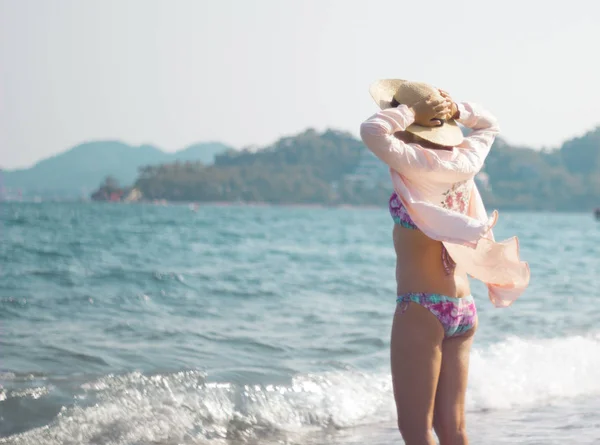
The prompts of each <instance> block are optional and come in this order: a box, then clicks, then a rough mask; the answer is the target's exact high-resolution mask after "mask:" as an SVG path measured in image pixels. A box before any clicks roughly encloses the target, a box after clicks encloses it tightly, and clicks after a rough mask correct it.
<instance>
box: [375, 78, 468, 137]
mask: <svg viewBox="0 0 600 445" xmlns="http://www.w3.org/2000/svg"><path fill="white" fill-rule="evenodd" d="M405 82H409V81H408V80H404V79H382V80H378V81H376V82H374V83H373V84H371V87H370V88H369V93H370V94H371V97H372V98H373V100H374V101H375V103H376V104H377V105H378V106H379V108H380V109H382V110H385V109H386V108H391V106H392V100H393V99H394V95H395V94H396V92H397V91H398V89H399V88H400V85H402V84H403V83H405ZM406 131H408V132H409V133H412V134H415V135H417V136H419V137H420V138H422V139H425V140H427V141H429V142H433V143H434V144H438V145H443V146H446V147H454V146H456V145H460V144H461V143H462V141H463V140H464V135H463V132H462V131H461V129H460V127H459V126H458V124H457V123H456V121H455V120H454V119H449V120H447V121H445V122H444V123H443V124H442V125H441V126H439V127H424V126H422V125H418V124H412V125H410V126H409V127H408V128H407V129H406Z"/></svg>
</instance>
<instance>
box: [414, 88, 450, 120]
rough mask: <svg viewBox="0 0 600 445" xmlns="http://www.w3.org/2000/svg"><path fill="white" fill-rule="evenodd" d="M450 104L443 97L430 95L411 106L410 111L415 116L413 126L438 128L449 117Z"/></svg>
mask: <svg viewBox="0 0 600 445" xmlns="http://www.w3.org/2000/svg"><path fill="white" fill-rule="evenodd" d="M451 103H452V102H450V101H448V100H447V99H446V98H444V97H439V96H434V95H431V96H429V97H426V98H425V99H423V100H420V101H419V102H417V103H415V104H413V105H412V106H411V107H410V109H411V110H412V112H413V113H414V115H415V124H418V125H422V126H423V127H439V126H440V125H442V123H443V121H444V120H445V119H446V118H447V117H448V116H449V115H450V113H451V110H452V106H451Z"/></svg>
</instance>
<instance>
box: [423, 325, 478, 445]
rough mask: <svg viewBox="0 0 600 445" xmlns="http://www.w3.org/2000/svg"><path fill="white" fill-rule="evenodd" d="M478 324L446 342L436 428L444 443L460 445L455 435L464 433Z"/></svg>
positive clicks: (437, 398) (443, 352)
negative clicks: (468, 386)
mask: <svg viewBox="0 0 600 445" xmlns="http://www.w3.org/2000/svg"><path fill="white" fill-rule="evenodd" d="M476 329H477V324H476V325H475V326H474V327H473V328H471V329H470V330H469V331H467V332H466V333H465V334H463V335H461V336H459V337H452V338H448V339H446V340H444V342H443V344H442V364H441V367H440V378H439V381H438V386H437V393H436V398H435V412H434V420H433V425H434V427H435V432H436V434H437V436H438V437H439V438H440V440H441V441H442V443H456V441H455V440H453V439H452V436H453V435H456V434H460V433H463V434H464V431H465V428H466V422H465V398H466V392H467V381H468V376H469V357H470V354H471V346H472V344H473V336H474V334H475V330H476Z"/></svg>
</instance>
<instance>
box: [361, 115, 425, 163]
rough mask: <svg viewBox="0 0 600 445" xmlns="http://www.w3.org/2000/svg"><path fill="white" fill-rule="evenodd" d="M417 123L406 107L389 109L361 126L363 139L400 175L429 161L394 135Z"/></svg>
mask: <svg viewBox="0 0 600 445" xmlns="http://www.w3.org/2000/svg"><path fill="white" fill-rule="evenodd" d="M414 120H415V116H414V114H413V113H412V111H410V110H409V108H408V107H407V106H406V105H399V106H398V107H397V108H388V109H385V110H382V111H379V112H378V113H376V114H374V115H373V116H371V117H370V118H369V119H367V120H366V121H365V122H363V123H362V125H361V126H360V136H361V138H362V140H363V142H364V143H365V145H366V146H367V148H368V149H369V150H371V151H372V152H373V153H374V154H375V156H377V157H378V158H379V159H381V160H382V161H383V162H385V163H386V164H387V165H389V166H390V167H391V168H392V169H394V170H396V171H397V172H399V173H402V171H403V170H405V169H407V168H412V167H416V166H419V165H422V164H424V163H425V162H426V155H425V154H424V153H423V151H422V150H416V149H415V148H414V147H412V146H411V145H410V144H406V143H404V142H403V141H401V140H400V139H398V138H396V137H395V136H394V133H396V132H398V131H404V130H406V128H407V127H408V126H409V125H411V124H412V123H413V122H414Z"/></svg>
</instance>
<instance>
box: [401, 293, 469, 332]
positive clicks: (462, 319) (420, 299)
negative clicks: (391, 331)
mask: <svg viewBox="0 0 600 445" xmlns="http://www.w3.org/2000/svg"><path fill="white" fill-rule="evenodd" d="M411 302H412V303H417V304H418V305H420V306H423V307H424V308H425V309H427V310H429V312H431V313H432V314H433V315H434V316H435V317H436V318H437V319H438V320H439V321H440V323H441V324H442V327H443V328H444V334H445V337H446V338H448V337H458V336H459V335H462V334H464V333H465V332H467V331H468V330H469V329H472V328H473V327H474V326H475V324H476V323H477V308H476V307H475V301H474V300H473V296H472V295H469V296H467V297H461V298H457V297H447V296H445V295H439V294H427V293H424V292H411V293H407V294H404V295H400V296H399V297H398V298H397V299H396V303H398V304H399V305H401V311H402V312H404V311H405V310H406V308H407V307H408V303H411Z"/></svg>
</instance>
